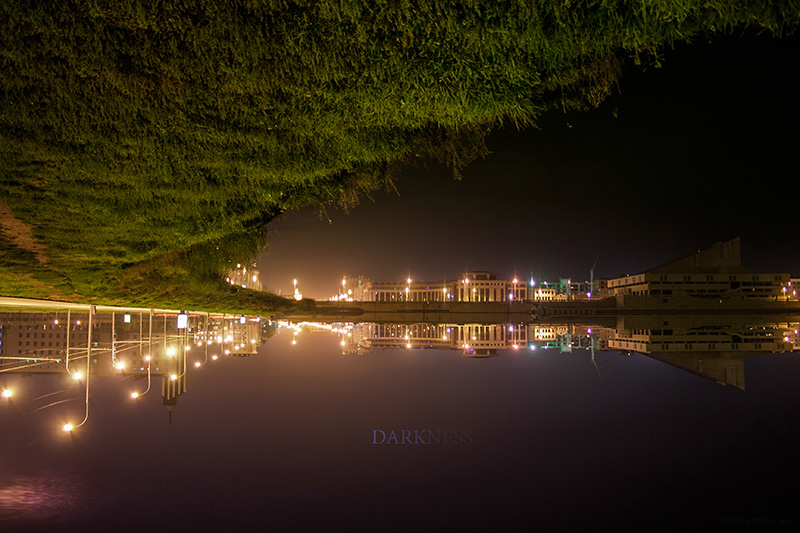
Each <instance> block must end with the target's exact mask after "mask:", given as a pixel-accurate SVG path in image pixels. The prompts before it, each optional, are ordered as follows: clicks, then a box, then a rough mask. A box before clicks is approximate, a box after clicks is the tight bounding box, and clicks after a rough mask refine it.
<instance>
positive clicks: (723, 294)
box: [607, 237, 791, 304]
mask: <svg viewBox="0 0 800 533" xmlns="http://www.w3.org/2000/svg"><path fill="white" fill-rule="evenodd" d="M790 283H791V280H790V279H789V274H766V273H761V272H757V271H755V270H751V269H746V268H743V267H742V266H741V250H740V243H739V238H738V237H737V238H735V239H733V240H730V241H727V242H723V243H717V244H715V245H714V246H712V247H711V248H707V249H705V250H702V251H699V252H697V253H695V254H692V255H689V256H686V257H684V258H681V259H678V260H676V261H672V262H670V263H667V264H665V265H662V266H660V267H656V268H653V269H651V270H649V271H647V272H643V273H641V274H636V275H633V276H623V277H619V278H615V279H609V280H608V281H607V287H608V295H610V296H617V297H626V296H639V297H655V298H658V299H661V303H664V304H669V303H670V299H671V298H674V297H690V298H693V299H707V300H710V301H711V300H715V301H720V300H737V299H766V300H783V299H787V292H788V288H789V287H791V285H790Z"/></svg>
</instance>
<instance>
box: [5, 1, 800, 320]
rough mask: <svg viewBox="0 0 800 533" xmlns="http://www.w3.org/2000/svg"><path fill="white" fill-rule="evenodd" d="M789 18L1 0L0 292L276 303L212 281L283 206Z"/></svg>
mask: <svg viewBox="0 0 800 533" xmlns="http://www.w3.org/2000/svg"><path fill="white" fill-rule="evenodd" d="M798 20H800V2H796V1H794V0H792V1H782V2H772V1H767V0H754V1H744V2H729V1H720V0H709V1H706V0H697V1H695V0H672V1H669V0H660V1H659V0H628V1H610V0H609V1H588V0H587V1H494V0H480V1H479V0H475V1H464V2H455V1H444V0H416V1H413V0H410V1H402V0H396V1H380V0H378V1H375V0H369V1H361V0H348V1H328V0H320V1H309V2H303V1H298V2H292V1H281V0H276V1H265V2H258V1H231V2H217V1H204V0H201V1H196V2H187V1H172V0H166V1H164V2H159V3H152V2H143V1H136V0H107V1H103V0H98V1H87V2H81V1H68V2H29V1H22V0H8V1H6V2H3V3H2V5H0V204H2V206H3V209H0V218H2V220H0V222H2V228H3V231H2V232H0V293H2V294H4V295H33V294H36V295H44V297H53V298H55V297H70V298H95V299H99V300H103V301H118V302H126V303H139V304H159V305H170V302H177V301H179V302H188V303H190V304H191V303H193V302H196V303H197V305H207V303H208V302H215V301H216V302H220V305H222V306H223V307H225V306H232V307H236V305H237V303H236V302H238V301H239V300H241V299H243V298H244V299H246V298H250V299H253V298H255V300H253V301H250V302H249V303H248V305H263V306H264V307H270V306H272V307H275V306H280V305H285V302H281V301H279V300H277V299H271V300H270V299H266V298H267V296H266V295H257V296H253V295H247V296H246V295H245V293H246V292H248V291H241V292H235V291H234V289H231V288H230V287H227V286H225V285H224V284H223V283H222V278H223V277H224V272H225V271H226V269H227V267H228V265H229V262H231V261H232V262H234V263H235V262H237V261H244V260H246V259H247V258H248V257H252V256H253V255H254V253H255V251H256V250H257V248H258V246H259V245H261V244H262V243H263V238H262V237H263V234H262V232H263V229H264V226H265V225H266V224H267V223H268V222H269V221H271V220H273V219H274V218H276V217H278V216H280V214H281V213H282V212H284V211H286V210H289V209H293V208H297V207H300V206H305V205H317V206H324V205H326V204H328V203H331V202H336V203H339V204H341V205H346V206H347V205H352V204H353V203H355V202H356V201H357V200H358V197H359V196H360V195H361V194H363V193H364V192H367V193H368V192H369V191H371V190H374V189H376V188H379V187H391V176H392V172H393V169H396V168H397V166H398V165H402V164H405V163H408V162H410V161H413V160H416V159H419V158H431V159H434V160H436V161H440V162H445V163H447V164H449V165H451V166H452V167H453V169H454V172H455V174H456V175H457V174H458V170H459V169H460V168H463V166H464V165H466V164H468V163H469V162H470V161H471V160H473V159H474V158H476V157H479V156H481V155H482V154H483V153H485V145H484V139H485V136H486V134H487V133H488V131H489V130H490V129H491V128H492V127H494V126H496V125H498V124H501V123H502V124H513V125H517V126H520V127H522V126H526V125H531V124H535V123H536V121H537V118H538V117H540V116H541V115H542V114H543V113H545V112H546V111H548V110H553V109H556V110H562V111H569V110H587V109H591V108H594V107H596V106H597V105H598V104H599V103H600V102H602V101H603V99H604V98H605V97H606V96H607V95H609V94H610V93H611V92H612V91H614V90H615V88H616V84H617V81H618V79H619V77H620V76H621V75H623V73H624V72H625V71H626V70H627V69H633V68H647V67H652V66H657V65H658V63H659V60H660V59H659V58H660V56H661V55H662V53H663V51H664V50H666V49H668V48H669V47H670V46H672V45H673V44H675V43H677V42H690V41H691V40H693V39H712V38H713V37H714V35H717V34H734V35H736V34H737V33H742V32H749V33H757V32H766V33H769V34H772V35H776V36H779V37H780V36H784V35H788V34H790V33H792V32H793V31H794V29H795V28H796V26H797V23H798ZM25 231H29V232H30V235H28V236H27V237H24V236H23V233H25ZM26 243H27V244H26ZM259 298H261V300H258V299H259ZM254 301H255V302H261V303H256V304H253V302H254ZM221 302H226V303H225V304H224V305H223V304H221ZM172 305H174V303H173V304H172ZM197 305H195V307H196V306H197Z"/></svg>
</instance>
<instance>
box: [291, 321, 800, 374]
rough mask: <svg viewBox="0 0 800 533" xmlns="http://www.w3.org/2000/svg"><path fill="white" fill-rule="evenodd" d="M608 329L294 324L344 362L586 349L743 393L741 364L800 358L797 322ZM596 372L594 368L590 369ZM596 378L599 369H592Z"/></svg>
mask: <svg viewBox="0 0 800 533" xmlns="http://www.w3.org/2000/svg"><path fill="white" fill-rule="evenodd" d="M614 320H616V324H615V325H614V326H612V325H609V324H606V325H603V324H591V325H589V324H580V323H566V324H558V323H543V322H534V323H528V324H524V323H515V324H509V323H504V324H430V323H410V324H404V323H402V324H401V323H398V324H391V323H382V324H377V323H362V324H335V325H326V324H320V323H310V322H306V323H301V324H297V325H293V326H292V327H293V328H294V331H295V334H296V333H297V332H298V330H300V329H302V327H304V326H305V327H311V328H316V329H327V330H329V331H331V332H332V333H334V334H336V335H338V336H339V337H340V344H341V346H342V354H343V355H365V354H367V353H369V352H370V351H371V350H373V349H376V348H381V349H405V350H410V349H437V350H459V351H460V352H461V355H463V356H465V357H474V358H482V357H494V356H497V355H499V353H500V351H503V350H512V351H519V350H528V351H536V350H540V349H543V350H548V349H550V350H557V351H559V352H561V353H569V352H572V350H573V349H588V350H589V351H590V353H591V361H592V363H593V364H595V351H617V352H619V353H620V354H621V355H630V354H632V353H634V352H637V353H641V354H645V355H648V356H650V357H653V358H655V359H658V360H660V361H663V362H666V363H669V364H672V365H675V366H676V367H679V368H681V369H683V370H686V371H689V372H693V373H695V374H698V375H700V376H703V377H706V378H708V379H712V380H714V381H716V382H717V383H720V384H723V385H725V384H727V385H734V386H736V387H738V388H740V389H744V383H745V382H744V359H745V358H746V357H748V356H752V355H759V354H765V353H777V352H790V351H795V350H800V336H798V317H774V316H762V317H758V316H740V315H721V316H714V315H695V316H692V315H668V316H661V315H632V316H619V317H615V318H614ZM595 367H596V365H595ZM598 372H599V369H598Z"/></svg>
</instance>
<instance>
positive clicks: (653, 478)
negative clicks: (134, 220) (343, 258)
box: [0, 313, 800, 529]
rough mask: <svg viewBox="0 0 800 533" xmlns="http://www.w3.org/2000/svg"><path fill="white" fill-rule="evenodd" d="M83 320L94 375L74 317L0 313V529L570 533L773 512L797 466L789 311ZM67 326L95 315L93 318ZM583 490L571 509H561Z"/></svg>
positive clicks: (781, 505)
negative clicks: (89, 325) (527, 319)
mask: <svg viewBox="0 0 800 533" xmlns="http://www.w3.org/2000/svg"><path fill="white" fill-rule="evenodd" d="M96 318H97V321H96V323H94V324H93V326H94V330H93V334H92V340H93V342H92V343H91V350H92V353H91V359H89V360H90V361H91V364H90V366H89V368H90V373H89V374H88V375H89V377H90V379H89V381H88V383H87V382H86V379H85V378H86V376H81V379H78V380H75V379H74V374H75V373H76V372H78V371H79V370H81V369H84V368H85V365H86V362H87V357H86V355H87V352H88V346H87V339H88V337H87V331H86V329H80V326H78V325H77V324H76V323H75V324H73V325H74V326H75V327H74V328H72V327H70V328H69V332H70V339H69V341H68V342H67V341H66V337H65V336H64V335H63V334H64V333H66V326H64V324H65V323H66V322H65V321H64V317H63V316H62V318H61V319H60V325H62V326H64V327H62V328H61V329H59V328H58V325H59V324H55V323H54V320H56V319H55V318H54V317H53V314H52V313H51V314H48V313H44V314H40V315H37V316H34V315H33V314H31V313H28V314H27V315H25V316H23V315H13V316H12V315H11V314H10V313H0V323H2V324H3V333H4V336H3V340H4V344H3V348H4V349H5V350H9V351H6V352H5V353H4V354H3V356H4V357H6V356H7V357H11V359H4V360H2V361H3V363H2V365H3V366H2V370H3V371H2V372H1V373H0V386H2V387H4V388H8V389H13V392H14V394H13V395H12V396H11V397H10V398H2V399H0V402H2V403H3V404H5V405H2V406H1V407H0V421H2V427H3V430H4V431H3V433H2V436H0V444H2V446H0V465H6V466H4V467H1V468H4V470H5V472H3V474H4V476H3V478H2V480H3V481H2V484H0V490H2V492H0V518H1V519H2V520H3V521H6V522H10V523H14V524H28V523H32V522H33V520H34V518H33V516H34V515H36V516H39V517H44V518H45V519H46V518H47V517H56V516H58V517H59V520H64V517H65V516H72V515H77V514H81V513H82V514H83V516H84V517H85V518H86V519H87V520H88V521H84V520H83V519H82V518H80V517H79V516H72V518H71V519H70V520H67V521H64V522H63V523H64V524H66V525H65V526H64V527H67V526H70V527H72V526H80V525H86V524H93V525H97V524H110V525H112V526H117V527H119V526H120V524H121V523H122V518H120V516H122V515H124V513H125V512H126V511H125V510H126V509H127V506H129V505H130V503H131V502H134V501H140V500H142V499H146V500H147V501H148V507H147V511H145V512H144V514H140V515H138V516H137V520H139V521H140V522H141V524H142V525H143V526H149V527H159V526H164V524H165V523H168V518H167V517H180V518H179V520H180V523H181V525H182V526H186V527H190V526H195V527H200V526H204V525H209V524H213V525H217V526H225V525H228V526H231V524H232V525H233V526H237V527H240V528H247V527H252V526H254V525H255V524H259V525H260V524H265V523H269V524H272V525H274V526H275V527H279V528H280V527H292V526H294V527H300V526H304V527H325V528H331V529H344V528H347V527H348V526H352V527H353V528H355V529H358V528H359V527H360V526H364V527H368V526H370V527H375V526H379V525H386V523H387V522H386V520H387V519H388V518H391V519H392V520H393V521H392V522H391V524H390V526H392V525H393V526H392V527H388V529H405V528H408V527H411V526H412V525H413V524H414V523H416V522H417V521H418V520H428V521H432V522H433V523H451V524H461V525H462V526H466V525H474V526H486V527H490V526H491V524H492V523H495V522H494V521H495V520H497V519H499V518H500V517H501V515H508V514H509V513H511V514H512V515H514V516H516V515H518V514H519V513H520V512H522V511H523V510H524V511H525V512H526V513H533V514H535V515H536V516H537V522H538V523H540V524H542V525H545V526H555V527H561V528H562V529H564V528H569V527H571V526H575V527H578V526H580V527H582V526H585V525H586V524H587V523H588V521H590V518H587V517H592V518H591V520H594V519H597V518H598V517H599V516H602V518H603V519H604V520H608V521H610V522H609V523H613V522H614V520H617V519H623V518H629V517H631V516H633V517H636V516H639V517H640V518H641V519H643V520H644V519H646V518H647V517H648V516H652V515H653V513H655V515H657V516H660V515H659V513H662V514H663V513H666V511H665V509H668V508H670V507H674V506H675V505H678V504H682V505H689V506H690V507H691V508H692V509H694V507H692V505H691V502H692V501H694V499H695V498H698V499H699V498H700V497H701V496H702V497H703V498H705V499H706V501H705V504H704V505H705V508H706V510H707V512H706V515H704V518H705V520H706V523H707V522H708V521H711V522H714V521H715V520H716V521H717V522H716V523H719V520H722V519H729V518H734V519H735V518H737V517H741V513H745V514H747V516H749V517H752V516H754V515H753V513H755V512H756V510H758V512H759V513H761V514H763V513H771V515H770V516H772V515H774V516H778V514H779V511H780V510H781V509H785V508H786V507H785V503H786V500H785V498H786V495H785V494H783V495H781V494H777V493H774V492H769V491H767V493H764V492H759V490H761V489H758V488H757V487H763V485H764V484H765V482H766V481H767V480H770V483H771V485H770V486H779V485H780V483H777V482H776V480H777V481H780V480H782V479H783V478H784V477H787V476H789V473H790V472H792V471H794V467H795V466H796V465H797V459H795V458H794V457H795V455H796V454H795V452H794V450H795V449H796V445H797V444H798V443H800V436H798V434H797V431H796V429H793V428H797V427H800V419H798V416H800V415H798V413H800V405H798V400H797V398H796V393H795V391H796V387H797V385H798V383H800V379H798V378H800V375H798V371H799V370H800V368H798V364H797V363H798V360H797V358H796V354H790V353H785V352H787V351H790V350H797V348H798V336H797V331H796V330H797V320H796V319H794V320H792V319H790V318H788V319H787V318H786V317H783V318H775V317H773V318H769V319H768V320H766V321H762V322H752V321H748V320H744V319H732V318H731V317H724V319H721V318H720V317H714V318H713V319H708V317H706V319H705V320H703V321H700V322H697V321H696V320H695V321H693V320H689V319H688V318H681V317H667V318H664V317H655V318H654V317H646V318H632V317H626V318H625V319H620V320H615V321H614V323H613V324H590V325H587V324H569V323H561V324H559V323H531V324H520V323H517V324H309V323H306V324H288V323H281V324H279V323H271V322H269V321H266V320H265V321H256V320H255V319H252V320H249V319H248V318H247V317H246V318H245V320H244V322H243V323H242V321H241V317H228V318H227V319H217V320H214V319H213V317H212V319H210V320H208V321H206V320H205V317H202V316H196V317H193V318H192V319H191V320H190V324H189V326H190V327H189V330H188V331H185V332H178V331H177V330H175V329H174V326H173V322H174V317H154V320H153V324H152V328H151V324H150V318H149V316H148V315H147V314H143V315H142V316H136V315H135V314H134V315H133V316H132V317H131V321H130V322H128V323H126V322H124V321H123V320H124V318H123V317H122V316H120V315H115V316H111V315H107V314H103V315H100V316H98V317H96ZM70 320H71V321H73V322H76V321H77V320H82V324H81V326H83V327H84V328H85V326H86V320H87V317H85V316H84V317H81V316H80V315H78V316H77V317H75V316H70ZM113 320H117V322H112V321H113ZM665 322H669V324H665ZM51 325H52V326H53V327H52V328H51V327H50V326H51ZM28 326H30V329H27V328H28ZM23 327H24V328H25V329H22V328H23ZM28 333H31V336H30V337H28V336H27V335H28ZM34 333H36V334H37V335H36V337H34V336H33V334H34ZM42 333H43V334H44V335H45V336H44V338H43V337H42V335H41V334H42ZM51 333H52V334H53V336H52V341H51V337H50V334H51ZM58 333H61V334H62V335H61V336H56V335H57V334H58ZM19 334H22V337H19ZM34 339H36V340H35V342H36V343H37V344H36V345H33V344H31V345H25V343H26V342H31V343H33V342H34ZM20 341H21V342H22V343H23V344H22V346H19V344H17V346H16V347H15V343H19V342H20ZM50 342H53V346H52V347H51V346H49V343H50ZM56 342H61V345H56ZM41 343H44V345H41ZM712 346H713V348H714V350H715V351H712V350H711V349H710V348H711V347H712ZM186 347H189V349H188V350H187V349H185V348H186ZM19 348H22V349H23V350H24V351H25V353H20V352H11V351H10V350H13V349H19ZM67 348H69V352H70V353H69V365H70V366H69V371H68V370H67V358H66V355H67V354H66V352H67ZM170 350H172V353H171V354H169V353H168V352H169V351H170ZM771 352H782V353H776V354H775V355H768V354H769V353H771ZM642 354H646V356H645V355H642ZM759 354H762V355H763V356H762V357H751V356H754V355H759ZM23 356H24V357H23ZM148 356H149V357H150V360H149V361H147V360H146V358H147V357H148ZM215 357H216V359H215ZM745 359H747V364H745ZM663 362H667V363H669V364H668V365H664V364H663ZM120 363H122V365H120ZM14 364H17V365H19V366H21V367H22V368H20V369H19V370H14ZM148 364H149V365H148ZM148 366H149V372H148ZM745 368H747V369H748V382H747V386H746V387H745V380H744V371H745ZM751 374H752V375H753V376H755V377H754V378H753V377H752V376H751ZM23 376H27V377H23ZM173 376H175V378H174V379H173ZM148 379H149V380H150V382H151V383H150V385H149V391H148ZM722 385H728V386H722ZM87 386H88V388H89V390H90V402H89V404H88V413H89V416H88V418H87V422H86V424H84V425H83V426H82V427H80V428H77V429H76V430H74V431H73V432H72V433H71V434H66V433H64V432H63V431H61V430H60V426H61V424H63V422H64V421H65V420H67V419H70V420H77V421H79V420H80V418H81V417H82V416H83V415H84V414H85V413H84V407H85V406H84V404H83V400H84V393H85V392H86V390H87ZM131 391H138V392H140V393H144V394H142V396H140V397H139V398H137V399H136V400H134V399H133V398H131V397H130V393H131ZM145 391H148V392H146V393H145ZM392 432H394V434H395V438H394V439H392V438H391V434H392ZM448 432H449V433H448ZM456 432H460V433H456ZM467 432H469V436H470V439H469V442H467V439H465V438H464V436H465V435H466V434H467ZM381 435H386V438H385V439H383V438H380V439H379V438H377V437H380V436H381ZM432 435H435V436H436V439H433V438H432ZM448 435H450V436H449V437H448ZM456 435H459V439H456V438H455V437H456ZM377 441H380V442H377ZM764 453H766V454H767V455H766V457H763V456H762V455H761V454H764ZM8 465H13V468H11V467H9V466H8ZM734 483H736V484H737V485H738V486H739V490H740V493H738V494H736V495H732V494H730V493H729V492H728V491H727V489H726V487H729V486H733V484H734ZM465 487H468V488H469V490H467V491H466V493H465ZM747 487H751V488H747ZM708 493H711V494H717V495H712V496H708ZM103 497H105V499H102V498H103ZM684 498H688V500H684ZM782 498H783V499H782ZM78 501H81V502H82V503H80V504H77V503H76V502H78ZM87 501H88V502H95V503H94V504H88V507H87V503H86V502H87ZM98 501H103V504H102V505H100V504H97V502H98ZM698 501H699V500H698ZM586 502H592V503H591V504H590V505H589V507H588V509H590V511H588V512H587V513H588V514H585V516H584V515H581V516H584V518H581V517H580V516H577V515H575V514H574V513H573V512H571V511H570V509H571V508H574V506H575V505H581V506H585V505H587V504H586ZM681 502H682V503H681ZM726 502H727V503H726ZM309 508H313V509H315V512H314V513H309V512H308V509H309ZM78 511H79V512H78ZM697 512H699V511H697ZM737 513H739V514H737ZM89 519H91V520H89ZM659 520H663V521H664V522H663V523H665V524H673V525H675V524H678V523H680V520H681V519H680V518H679V517H678V515H670V517H666V518H665V517H663V516H660V518H659ZM523 522H525V521H519V522H514V524H515V525H518V526H520V528H522V525H524V524H523ZM525 523H527V522H525ZM601 523H605V522H601ZM510 529H514V527H511V528H510Z"/></svg>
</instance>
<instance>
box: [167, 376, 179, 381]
mask: <svg viewBox="0 0 800 533" xmlns="http://www.w3.org/2000/svg"><path fill="white" fill-rule="evenodd" d="M169 379H171V380H172V381H175V380H176V379H178V375H177V374H172V375H171V376H170V377H169Z"/></svg>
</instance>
